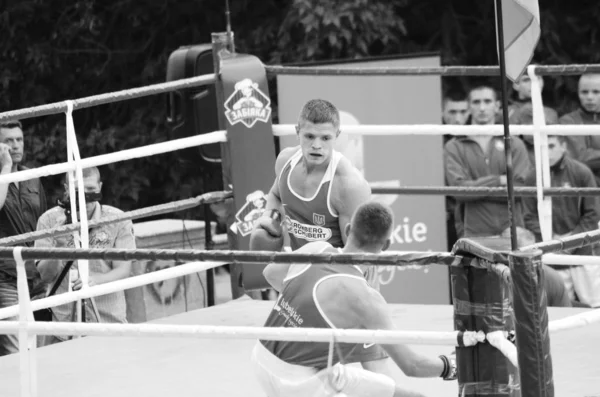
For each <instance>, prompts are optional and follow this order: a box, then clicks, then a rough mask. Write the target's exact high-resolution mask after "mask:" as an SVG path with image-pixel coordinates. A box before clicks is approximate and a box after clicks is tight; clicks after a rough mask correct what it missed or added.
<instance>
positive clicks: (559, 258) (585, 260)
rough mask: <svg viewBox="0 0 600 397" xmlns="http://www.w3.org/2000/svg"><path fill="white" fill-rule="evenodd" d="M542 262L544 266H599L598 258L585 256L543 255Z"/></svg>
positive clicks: (599, 258)
mask: <svg viewBox="0 0 600 397" xmlns="http://www.w3.org/2000/svg"><path fill="white" fill-rule="evenodd" d="M542 262H543V263H544V264H546V265H557V266H560V265H564V266H587V265H600V257H598V256H591V255H590V256H587V255H562V254H544V255H543V256H542Z"/></svg>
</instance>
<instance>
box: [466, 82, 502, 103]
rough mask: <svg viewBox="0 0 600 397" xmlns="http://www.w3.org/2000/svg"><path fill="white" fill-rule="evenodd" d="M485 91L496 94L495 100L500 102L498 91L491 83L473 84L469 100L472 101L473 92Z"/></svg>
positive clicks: (468, 95)
mask: <svg viewBox="0 0 600 397" xmlns="http://www.w3.org/2000/svg"><path fill="white" fill-rule="evenodd" d="M484 89H488V90H492V92H493V93H494V100H498V92H497V91H496V88H495V87H494V86H493V85H492V84H491V83H485V82H483V83H477V84H473V85H472V86H471V87H470V88H469V92H468V94H467V99H469V100H470V99H471V93H472V92H473V91H477V90H484Z"/></svg>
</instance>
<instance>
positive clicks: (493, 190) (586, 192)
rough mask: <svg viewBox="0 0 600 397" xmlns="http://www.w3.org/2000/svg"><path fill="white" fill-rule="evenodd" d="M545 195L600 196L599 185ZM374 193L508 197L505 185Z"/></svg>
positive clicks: (526, 191)
mask: <svg viewBox="0 0 600 397" xmlns="http://www.w3.org/2000/svg"><path fill="white" fill-rule="evenodd" d="M514 192H515V195H516V196H521V197H536V196H537V188H535V187H521V186H517V187H515V188H514ZM543 192H544V195H546V196H554V197H580V196H586V197H591V196H600V188H598V187H570V188H565V187H547V188H544V189H543ZM371 193H373V194H398V195H404V194H415V195H416V194H421V195H433V196H438V195H445V196H476V197H483V196H489V197H506V196H507V195H508V193H507V190H506V188H505V187H485V186H477V187H471V186H464V187H462V186H400V187H372V188H371Z"/></svg>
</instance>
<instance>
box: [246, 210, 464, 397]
mask: <svg viewBox="0 0 600 397" xmlns="http://www.w3.org/2000/svg"><path fill="white" fill-rule="evenodd" d="M345 229H346V233H347V235H348V238H347V241H346V245H345V247H344V248H343V249H339V248H334V247H333V246H332V245H331V244H329V243H327V242H324V241H319V242H312V243H308V244H306V245H304V246H303V247H302V248H300V249H299V250H298V252H310V253H315V252H343V253H380V252H381V251H383V250H385V249H387V248H388V247H389V244H390V236H391V233H392V230H393V214H392V211H391V210H390V209H389V208H388V207H386V206H384V205H382V204H379V203H374V202H369V203H366V204H363V205H361V206H360V207H359V208H358V209H357V211H356V213H355V215H354V217H353V218H352V223H351V226H350V225H348V227H347V228H345ZM279 268H284V269H285V270H286V271H287V274H286V276H285V277H283V278H280V274H281V272H280V271H279ZM367 268H368V265H361V266H344V265H293V264H292V265H283V264H271V265H269V266H267V268H266V269H265V276H266V278H267V280H268V281H269V282H270V283H271V284H272V286H273V287H274V288H275V289H277V290H278V291H279V292H280V295H279V297H278V299H277V301H276V302H275V305H274V306H273V309H272V310H271V313H270V315H269V317H268V318H267V320H266V323H265V326H266V327H284V328H290V327H294V328H340V329H382V330H393V329H395V326H394V324H393V322H392V320H391V317H390V315H389V313H388V312H387V308H386V302H385V300H384V298H383V297H382V296H381V294H379V292H378V291H376V290H375V289H374V288H372V287H371V286H369V285H368V284H367V282H366V280H365V277H364V271H365V270H366V269H367ZM273 269H277V271H275V272H272V270H273ZM337 347H338V348H337V349H336V353H335V354H334V359H333V363H334V364H335V366H334V368H333V371H334V373H335V374H336V376H335V377H336V379H337V381H338V382H336V384H335V385H334V386H332V385H331V384H330V383H331V379H330V378H329V376H330V372H329V371H328V369H327V362H328V351H329V344H328V343H321V342H293V341H268V340H263V341H258V342H257V344H256V346H255V349H254V351H253V364H254V368H255V371H256V374H257V377H258V380H259V382H260V383H261V385H262V387H263V389H264V391H265V392H266V393H267V395H268V396H269V397H277V396H311V397H315V396H326V395H332V394H333V393H335V392H338V393H344V394H345V395H347V396H385V397H392V396H420V395H421V394H419V393H417V392H415V391H411V390H407V389H405V388H402V387H400V386H399V385H397V384H396V383H395V381H394V380H393V379H392V378H391V377H389V376H387V375H385V374H381V373H376V372H374V371H372V370H368V369H369V366H368V363H370V362H372V361H374V360H379V359H381V358H383V357H385V355H386V354H385V353H387V354H389V356H390V357H391V358H392V360H393V361H394V362H395V363H396V364H397V365H398V366H399V367H400V369H401V370H402V371H403V372H404V373H405V374H406V375H408V376H413V377H431V378H433V377H440V376H441V377H443V378H444V379H455V376H456V369H455V364H454V363H453V361H452V360H451V359H450V358H448V357H446V356H440V357H435V356H431V357H430V356H425V355H421V354H418V353H416V352H414V351H412V350H411V349H410V348H408V347H406V346H402V345H397V344H395V345H380V346H378V345H376V346H372V345H371V344H367V343H359V344H352V343H339V344H338V346H337ZM377 347H381V348H383V350H385V352H384V354H382V351H381V349H377ZM350 363H361V364H363V368H364V369H360V368H356V367H353V366H346V365H344V364H350ZM365 364H367V365H365ZM332 387H333V389H332Z"/></svg>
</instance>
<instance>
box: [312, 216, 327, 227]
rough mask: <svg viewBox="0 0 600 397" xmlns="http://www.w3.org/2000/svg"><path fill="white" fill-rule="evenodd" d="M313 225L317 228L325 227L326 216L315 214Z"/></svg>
mask: <svg viewBox="0 0 600 397" xmlns="http://www.w3.org/2000/svg"><path fill="white" fill-rule="evenodd" d="M313 223H314V224H315V225H317V226H323V225H325V215H321V214H315V213H313Z"/></svg>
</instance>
